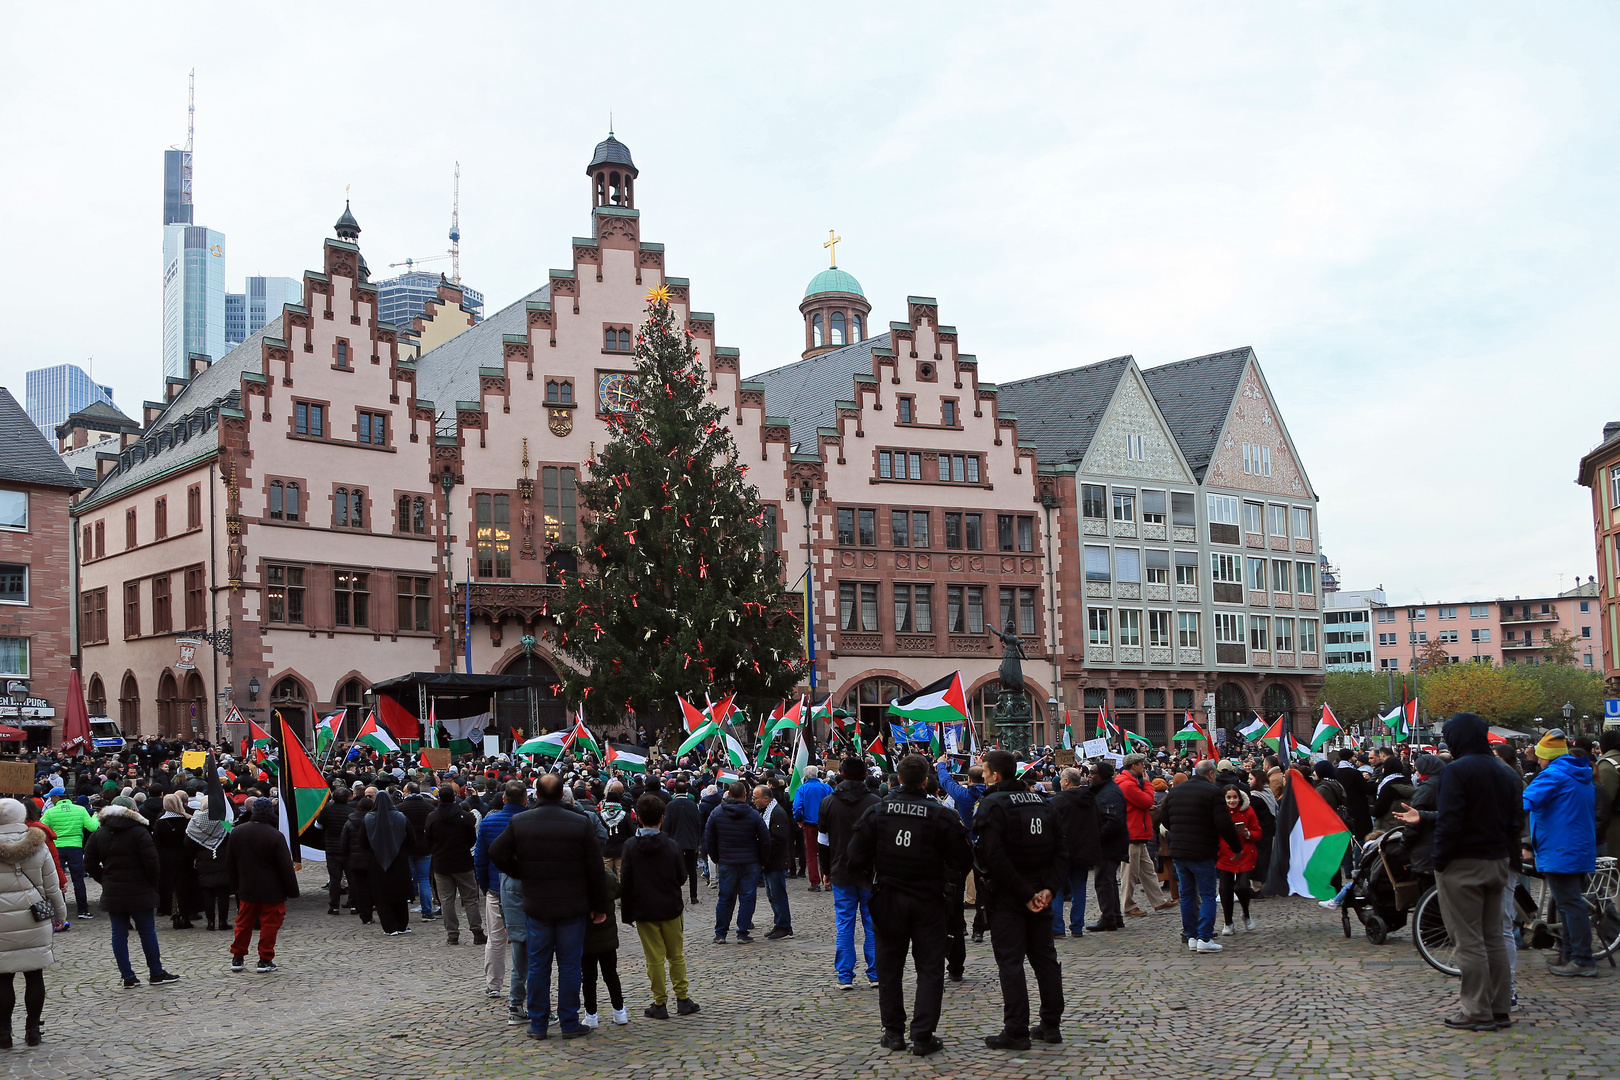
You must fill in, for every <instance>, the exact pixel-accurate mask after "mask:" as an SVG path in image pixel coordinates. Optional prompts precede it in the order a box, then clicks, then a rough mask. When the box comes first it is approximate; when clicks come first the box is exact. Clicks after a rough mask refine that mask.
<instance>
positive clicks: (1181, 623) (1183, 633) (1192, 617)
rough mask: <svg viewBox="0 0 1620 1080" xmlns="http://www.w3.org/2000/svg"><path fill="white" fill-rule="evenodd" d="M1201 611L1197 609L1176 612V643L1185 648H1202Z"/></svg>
mask: <svg viewBox="0 0 1620 1080" xmlns="http://www.w3.org/2000/svg"><path fill="white" fill-rule="evenodd" d="M1199 622H1200V620H1199V613H1198V612H1196V611H1178V612H1176V644H1177V645H1179V646H1180V647H1181V648H1183V649H1200V648H1203V646H1202V645H1200V644H1199V643H1198V641H1199V629H1200V628H1199Z"/></svg>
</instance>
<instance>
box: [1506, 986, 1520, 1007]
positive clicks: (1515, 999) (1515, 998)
mask: <svg viewBox="0 0 1620 1080" xmlns="http://www.w3.org/2000/svg"><path fill="white" fill-rule="evenodd" d="M1508 1008H1509V1009H1510V1010H1511V1011H1513V1012H1518V1011H1519V991H1518V990H1517V989H1515V990H1514V991H1513V1001H1512V1003H1511V1004H1509V1005H1508Z"/></svg>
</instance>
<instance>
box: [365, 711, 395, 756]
mask: <svg viewBox="0 0 1620 1080" xmlns="http://www.w3.org/2000/svg"><path fill="white" fill-rule="evenodd" d="M354 741H355V742H357V743H359V744H360V745H362V746H369V747H371V748H372V749H373V750H375V751H377V753H379V754H397V753H399V743H397V742H395V741H394V737H393V736H392V735H390V734H389V733H388V729H387V728H385V727H383V726H382V725H381V724H379V723H377V714H376V713H372V714H371V715H370V716H368V717H366V722H365V723H364V724H361V725H360V733H359V734H358V735H356V736H355V737H354Z"/></svg>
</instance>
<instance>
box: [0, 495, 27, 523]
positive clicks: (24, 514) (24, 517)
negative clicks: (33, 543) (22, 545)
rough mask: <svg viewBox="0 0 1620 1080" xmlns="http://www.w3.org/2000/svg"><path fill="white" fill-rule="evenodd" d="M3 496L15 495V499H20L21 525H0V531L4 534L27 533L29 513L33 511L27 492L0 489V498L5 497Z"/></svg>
mask: <svg viewBox="0 0 1620 1080" xmlns="http://www.w3.org/2000/svg"><path fill="white" fill-rule="evenodd" d="M5 495H16V496H17V497H19V498H20V499H22V524H21V525H9V524H0V530H3V531H5V532H27V531H28V520H29V512H30V511H31V510H32V509H33V507H32V506H30V505H29V499H28V492H26V491H17V490H15V489H13V488H0V496H5Z"/></svg>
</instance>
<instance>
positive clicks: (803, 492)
mask: <svg viewBox="0 0 1620 1080" xmlns="http://www.w3.org/2000/svg"><path fill="white" fill-rule="evenodd" d="M799 501H800V502H802V503H803V504H804V640H805V643H806V644H805V651H806V653H807V654H808V659H809V661H810V703H811V704H812V705H814V704H815V700H816V622H815V618H816V597H815V592H816V585H815V580H816V579H815V570H816V559H815V549H814V548H813V547H812V546H811V541H810V507H811V506H813V505H814V504H815V501H816V489H815V487H814V485H812V484H811V483H810V481H809V480H806V481H804V483H802V484H801V485H799Z"/></svg>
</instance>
